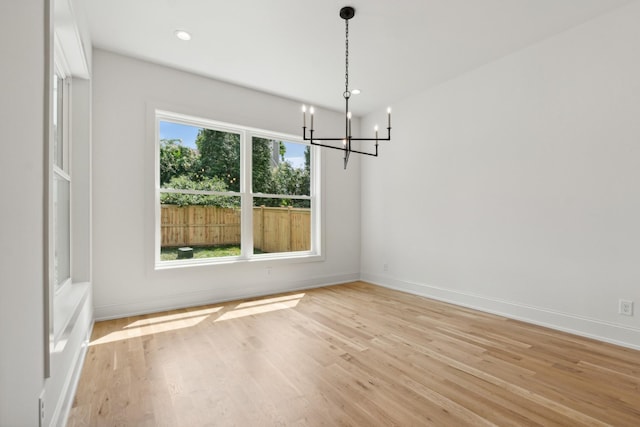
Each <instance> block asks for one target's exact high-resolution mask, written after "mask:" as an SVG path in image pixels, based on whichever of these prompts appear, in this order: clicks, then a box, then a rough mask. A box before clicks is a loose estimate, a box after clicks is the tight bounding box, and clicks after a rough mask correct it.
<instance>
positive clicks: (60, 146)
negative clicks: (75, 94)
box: [53, 73, 66, 169]
mask: <svg viewBox="0 0 640 427" xmlns="http://www.w3.org/2000/svg"><path fill="white" fill-rule="evenodd" d="M63 92H64V79H62V77H60V76H59V75H58V74H57V73H56V74H54V76H53V156H54V159H53V164H54V165H56V166H57V167H59V168H60V169H64V166H66V165H64V164H63V155H64V142H63V139H62V138H63V127H64V120H63V113H64V108H63V99H64V97H63V95H64V93H63Z"/></svg>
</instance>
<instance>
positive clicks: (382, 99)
mask: <svg viewBox="0 0 640 427" xmlns="http://www.w3.org/2000/svg"><path fill="white" fill-rule="evenodd" d="M630 1H635V0H394V1H391V0H340V1H337V0H322V1H320V0H224V1H222V0H85V2H86V8H87V13H88V17H89V26H90V32H91V37H92V40H93V43H94V45H95V46H96V47H99V48H102V49H107V50H110V51H114V52H119V53H122V54H125V55H129V56H133V57H137V58H141V59H145V60H148V61H152V62H156V63H160V64H165V65H169V66H172V67H175V68H179V69H182V70H187V71H191V72H194V73H197V74H201V75H204V76H209V77H213V78H216V79H219V80H223V81H227V82H231V83H236V84H239V85H242V86H246V87H249V88H253V89H258V90H261V91H265V92H268V93H272V94H276V95H281V96H284V97H287V98H292V99H296V100H299V101H300V102H301V103H302V102H304V103H306V104H315V105H318V106H324V107H327V108H333V109H337V110H341V109H342V108H344V106H343V102H344V101H343V98H342V92H343V91H344V21H343V20H342V19H341V18H340V17H339V15H338V12H339V10H340V8H341V7H343V6H346V5H349V6H353V7H355V9H356V16H355V17H354V18H353V19H352V20H351V21H350V24H349V28H350V35H349V42H350V81H351V85H350V86H351V88H360V89H361V90H362V94H361V95H358V96H354V97H353V98H352V101H351V104H352V107H353V111H354V113H355V114H357V115H361V114H365V113H369V112H371V111H373V110H375V109H382V108H385V107H386V106H387V105H393V102H394V101H395V100H398V99H401V98H403V97H405V96H407V95H409V94H411V93H412V92H414V91H421V90H425V89H427V88H430V87H433V86H435V85H438V84H440V83H442V82H443V81H446V80H448V79H451V78H453V77H455V76H457V75H460V74H462V73H465V72H467V71H469V70H471V69H473V68H476V67H478V66H481V65H482V64H485V63H487V62H490V61H492V60H495V59H497V58H499V57H501V56H504V55H507V54H509V53H511V52H514V51H517V50H519V49H522V48H523V47H526V46H528V45H531V44H533V43H536V42H538V41H540V40H543V39H545V38H548V37H550V36H552V35H554V34H557V33H559V32H562V31H564V30H566V29H568V28H571V27H573V26H576V25H579V24H581V23H583V22H585V21H587V20H589V19H591V18H593V17H595V16H598V15H600V14H603V13H606V12H607V11H609V10H611V9H614V8H616V7H619V6H621V5H623V4H625V3H629V2H630ZM176 29H185V30H187V31H189V32H191V33H192V35H193V39H192V40H191V41H189V42H184V41H181V40H178V39H177V38H176V37H175V36H174V30H176Z"/></svg>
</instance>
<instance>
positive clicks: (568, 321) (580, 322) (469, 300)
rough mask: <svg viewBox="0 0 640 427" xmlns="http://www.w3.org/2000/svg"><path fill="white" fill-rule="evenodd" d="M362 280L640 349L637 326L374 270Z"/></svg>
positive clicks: (362, 275) (639, 332)
mask: <svg viewBox="0 0 640 427" xmlns="http://www.w3.org/2000/svg"><path fill="white" fill-rule="evenodd" d="M361 280H363V281H366V282H370V283H373V284H376V285H380V286H384V287H386V288H390V289H395V290H399V291H403V292H407V293H410V294H414V295H420V296H423V297H427V298H432V299H435V300H438V301H443V302H447V303H451V304H455V305H459V306H462V307H467V308H472V309H475V310H479V311H484V312H487V313H492V314H497V315H500V316H503V317H507V318H510V319H515V320H521V321H523V322H527V323H532V324H535V325H539V326H544V327H547V328H551V329H556V330H559V331H563V332H568V333H571V334H574V335H580V336H584V337H588V338H593V339H596V340H599V341H604V342H608V343H611V344H616V345H620V346H623V347H628V348H632V349H635V350H640V329H636V328H630V327H627V326H624V325H618V324H615V323H611V322H606V321H601V320H597V319H590V318H587V317H582V316H576V315H573V314H568V313H562V312H559V311H555V310H549V309H545V308H540V307H533V306H528V305H524V304H519V303H514V302H511V301H506V300H500V299H496V298H488V297H484V296H481V295H474V294H471V293H467V292H460V291H453V290H450V289H444V288H440V287H437V286H432V285H425V284H421V283H412V282H408V281H404V280H398V279H394V278H391V277H385V276H378V275H374V274H368V273H363V274H361Z"/></svg>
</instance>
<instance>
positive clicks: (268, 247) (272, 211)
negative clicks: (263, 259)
mask: <svg viewBox="0 0 640 427" xmlns="http://www.w3.org/2000/svg"><path fill="white" fill-rule="evenodd" d="M274 200H279V201H282V200H284V199H266V198H260V197H256V198H254V199H253V206H254V207H253V251H254V253H274V252H299V251H309V250H311V209H309V206H310V201H309V200H297V201H296V202H298V203H300V205H307V207H292V206H291V205H289V206H282V205H281V203H279V204H278V205H276V206H274V203H273V202H274Z"/></svg>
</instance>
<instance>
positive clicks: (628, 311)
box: [618, 299, 633, 316]
mask: <svg viewBox="0 0 640 427" xmlns="http://www.w3.org/2000/svg"><path fill="white" fill-rule="evenodd" d="M618 313H620V314H623V315H625V316H633V301H629V300H624V299H621V300H620V301H619V306H618Z"/></svg>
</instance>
